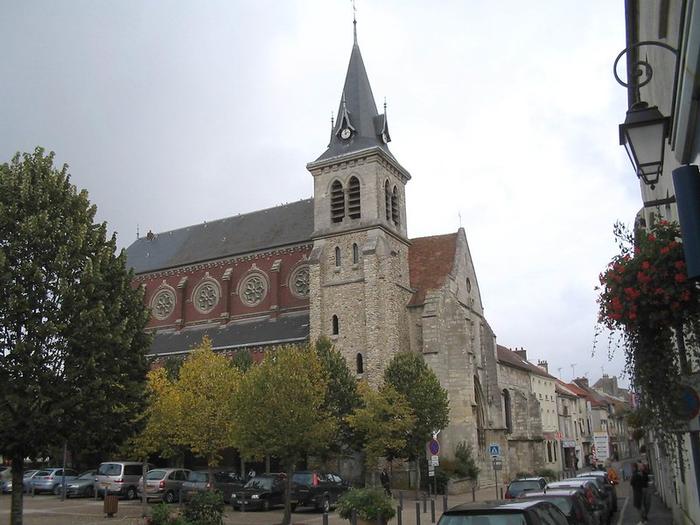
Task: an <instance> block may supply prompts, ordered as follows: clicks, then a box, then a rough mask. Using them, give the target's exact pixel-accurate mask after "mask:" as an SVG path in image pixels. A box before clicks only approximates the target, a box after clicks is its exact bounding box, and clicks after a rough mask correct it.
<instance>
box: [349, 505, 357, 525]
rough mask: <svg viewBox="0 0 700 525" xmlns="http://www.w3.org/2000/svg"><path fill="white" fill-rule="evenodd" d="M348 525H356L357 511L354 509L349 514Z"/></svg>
mask: <svg viewBox="0 0 700 525" xmlns="http://www.w3.org/2000/svg"><path fill="white" fill-rule="evenodd" d="M350 525H357V511H356V510H355V509H352V513H351V514H350Z"/></svg>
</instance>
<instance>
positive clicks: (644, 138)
mask: <svg viewBox="0 0 700 525" xmlns="http://www.w3.org/2000/svg"><path fill="white" fill-rule="evenodd" d="M670 120H671V119H670V118H669V117H664V116H663V115H662V114H661V112H660V111H659V108H657V107H656V106H653V107H649V104H647V103H646V102H637V103H636V104H634V105H633V106H632V107H631V108H630V109H629V110H628V111H627V117H626V118H625V122H624V124H620V145H621V146H624V147H625V149H626V150H627V155H629V158H630V161H631V162H632V167H633V168H634V170H635V171H636V172H637V177H639V178H640V179H642V180H643V181H644V184H646V185H648V186H651V189H652V190H653V189H654V186H655V185H656V183H657V182H659V177H660V176H661V170H662V169H663V166H664V149H665V141H666V138H667V137H668V130H669V122H670Z"/></svg>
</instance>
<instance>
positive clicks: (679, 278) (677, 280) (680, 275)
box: [674, 273, 685, 283]
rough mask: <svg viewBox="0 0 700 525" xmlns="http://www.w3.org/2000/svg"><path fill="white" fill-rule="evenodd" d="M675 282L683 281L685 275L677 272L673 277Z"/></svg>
mask: <svg viewBox="0 0 700 525" xmlns="http://www.w3.org/2000/svg"><path fill="white" fill-rule="evenodd" d="M674 279H675V280H676V282H677V283H682V282H684V281H685V275H684V274H682V273H677V274H676V275H675V277H674Z"/></svg>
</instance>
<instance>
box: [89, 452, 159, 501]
mask: <svg viewBox="0 0 700 525" xmlns="http://www.w3.org/2000/svg"><path fill="white" fill-rule="evenodd" d="M151 468H152V466H151V465H148V468H147V469H146V470H147V471H148V470H150V469H151ZM142 474H143V463H137V462H136V461H105V462H104V463H100V467H99V468H98V469H97V475H96V476H95V492H96V493H97V495H98V496H99V497H101V498H103V497H104V496H105V494H118V495H119V496H124V497H125V498H126V499H135V498H136V496H137V495H138V484H139V478H141V475H142Z"/></svg>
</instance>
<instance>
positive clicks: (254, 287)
mask: <svg viewBox="0 0 700 525" xmlns="http://www.w3.org/2000/svg"><path fill="white" fill-rule="evenodd" d="M242 288H243V293H242V294H241V298H242V300H243V302H244V303H245V304H247V305H248V306H255V305H257V304H260V303H261V302H262V300H263V299H264V298H265V294H266V293H267V284H266V283H265V280H264V279H263V278H262V277H261V276H259V275H253V276H251V277H248V279H246V281H245V282H244V283H243V286H242Z"/></svg>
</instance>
